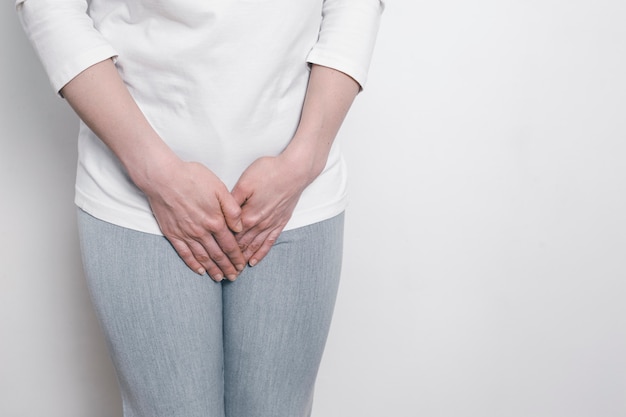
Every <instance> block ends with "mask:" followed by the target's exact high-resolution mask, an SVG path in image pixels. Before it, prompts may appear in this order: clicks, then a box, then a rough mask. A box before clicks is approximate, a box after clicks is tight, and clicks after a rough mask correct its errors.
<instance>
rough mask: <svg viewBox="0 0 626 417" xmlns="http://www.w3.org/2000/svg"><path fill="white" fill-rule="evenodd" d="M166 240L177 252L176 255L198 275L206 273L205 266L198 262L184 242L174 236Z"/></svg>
mask: <svg viewBox="0 0 626 417" xmlns="http://www.w3.org/2000/svg"><path fill="white" fill-rule="evenodd" d="M166 237H167V236H166ZM168 240H169V242H170V243H171V244H172V246H173V247H174V250H175V251H176V253H178V256H180V258H181V259H182V260H183V262H185V264H186V265H187V266H188V267H189V268H191V270H192V271H194V272H195V273H197V274H198V275H204V274H205V273H206V268H205V267H204V266H202V264H201V263H200V262H198V260H197V259H196V257H195V256H194V255H193V252H192V251H191V249H190V248H189V246H188V245H187V244H186V243H185V242H183V241H182V240H179V239H174V238H168Z"/></svg>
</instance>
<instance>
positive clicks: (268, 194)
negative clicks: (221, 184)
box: [232, 155, 310, 266]
mask: <svg viewBox="0 0 626 417" xmlns="http://www.w3.org/2000/svg"><path fill="white" fill-rule="evenodd" d="M309 183H310V181H309V179H308V177H307V176H306V175H304V174H303V173H302V169H301V167H300V166H298V165H297V164H295V163H294V161H290V160H288V159H287V158H286V157H285V156H284V155H279V156H277V157H262V158H259V159H257V160H256V161H254V162H253V163H252V165H250V166H249V167H248V168H247V169H246V170H245V171H244V173H243V174H242V175H241V178H239V181H238V182H237V184H236V185H235V187H234V188H233V191H232V195H233V197H234V198H235V201H237V203H238V204H239V205H240V206H241V210H242V211H241V221H242V223H243V230H242V231H241V232H240V233H237V235H236V237H237V242H238V243H239V247H240V248H241V250H242V251H243V256H244V257H245V259H246V260H248V264H249V265H250V266H254V265H256V264H257V263H258V262H260V261H261V260H262V259H263V258H264V257H265V255H267V253H268V252H269V250H270V249H271V248H272V245H273V244H274V242H276V239H277V238H278V236H279V235H280V233H281V232H282V230H283V228H284V227H285V225H286V224H287V222H288V221H289V219H290V218H291V215H292V213H293V210H294V208H295V207H296V204H297V203H298V200H299V198H300V195H301V194H302V191H304V189H305V188H306V186H307V185H308V184H309Z"/></svg>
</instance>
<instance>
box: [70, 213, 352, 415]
mask: <svg viewBox="0 0 626 417" xmlns="http://www.w3.org/2000/svg"><path fill="white" fill-rule="evenodd" d="M78 222H79V231H80V239H81V250H82V253H83V263H84V268H85V273H86V277H87V282H88V286H89V290H90V293H91V297H92V301H93V305H94V308H95V311H96V314H97V316H98V318H99V320H100V323H101V326H102V329H103V331H104V333H105V336H106V339H107V343H108V345H109V351H110V354H111V357H112V359H113V363H114V365H115V368H116V371H117V375H118V380H119V386H120V390H121V395H122V401H123V407H124V416H125V417H300V416H301V417H306V416H310V415H311V408H312V401H313V390H314V384H315V379H316V376H317V371H318V368H319V364H320V361H321V357H322V352H323V350H324V345H325V343H326V338H327V335H328V330H329V327H330V322H331V317H332V312H333V308H334V304H335V298H336V294H337V289H338V285H339V275H340V270H341V255H342V245H343V214H341V215H339V216H336V217H334V218H332V219H329V220H325V221H323V222H319V223H315V224H312V225H309V226H305V227H301V228H297V229H292V230H289V231H285V232H283V233H282V234H281V236H280V237H279V239H278V240H277V242H276V243H275V245H274V247H273V248H272V250H271V251H270V253H269V254H268V255H267V257H266V258H265V259H263V260H262V261H261V262H260V263H259V264H258V265H257V266H255V267H253V268H250V267H247V268H246V269H245V270H244V271H243V272H242V273H241V275H240V276H239V278H238V279H237V280H236V281H235V282H222V283H216V282H213V281H212V280H211V279H210V278H208V277H207V276H203V277H202V276H198V275H197V274H195V273H194V272H193V271H191V270H190V269H189V268H188V267H187V266H186V265H185V264H184V263H183V262H182V260H181V259H180V258H179V256H178V255H177V254H176V252H175V251H174V250H173V248H172V247H171V245H170V244H169V242H168V241H167V240H166V239H165V238H164V237H163V236H158V235H152V234H147V233H143V232H138V231H134V230H130V229H126V228H123V227H119V226H116V225H113V224H110V223H107V222H104V221H101V220H98V219H96V218H94V217H92V216H90V215H89V214H87V213H85V212H83V211H81V210H78Z"/></svg>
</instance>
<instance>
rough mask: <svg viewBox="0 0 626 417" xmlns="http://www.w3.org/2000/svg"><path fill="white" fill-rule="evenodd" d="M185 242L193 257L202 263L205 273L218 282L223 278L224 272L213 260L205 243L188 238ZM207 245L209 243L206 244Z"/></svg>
mask: <svg viewBox="0 0 626 417" xmlns="http://www.w3.org/2000/svg"><path fill="white" fill-rule="evenodd" d="M186 243H187V245H188V246H189V248H190V250H191V252H192V253H193V256H194V257H195V259H196V260H197V261H198V262H200V263H201V264H202V266H203V267H204V269H205V270H206V273H207V274H208V275H209V277H210V278H211V279H212V280H213V281H216V282H220V281H221V280H222V279H224V276H225V275H226V272H225V271H224V270H223V269H222V268H221V266H219V265H218V264H217V262H215V260H214V259H213V257H214V255H212V254H211V253H209V251H208V249H207V247H205V244H203V243H201V242H198V241H195V240H189V241H187V242H186ZM207 246H210V245H208V244H207Z"/></svg>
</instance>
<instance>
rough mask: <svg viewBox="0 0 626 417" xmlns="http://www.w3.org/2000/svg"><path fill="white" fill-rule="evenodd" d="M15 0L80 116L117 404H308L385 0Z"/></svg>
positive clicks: (85, 208)
mask: <svg viewBox="0 0 626 417" xmlns="http://www.w3.org/2000/svg"><path fill="white" fill-rule="evenodd" d="M16 7H17V10H18V13H19V16H20V19H21V22H22V24H23V26H24V28H25V31H26V33H27V34H28V36H29V37H30V39H31V41H32V43H33V45H34V47H35V49H36V50H37V52H38V54H39V56H40V58H41V60H42V62H43V64H44V67H45V68H46V70H47V73H48V75H49V77H50V81H51V83H52V86H53V88H54V89H55V91H57V92H59V94H61V96H63V97H64V98H65V99H67V101H68V102H69V104H70V105H71V106H72V108H73V109H74V110H75V111H76V113H77V114H78V115H79V116H80V119H81V127H80V133H79V161H78V170H77V179H76V204H77V206H78V207H79V211H78V217H79V226H80V237H81V249H82V255H83V262H84V265H85V271H86V276H87V281H88V284H89V287H90V292H91V295H92V299H93V303H94V306H95V309H96V312H97V314H98V317H99V319H100V321H101V323H102V327H103V329H104V332H105V335H106V337H107V341H108V343H109V348H110V352H111V356H112V358H113V362H114V364H115V367H116V371H117V374H118V378H119V381H120V389H121V393H122V399H123V405H124V415H125V416H126V417H138V416H150V417H154V416H181V417H191V416H228V417H234V416H255V417H259V416H268V417H270V416H271V417H280V416H284V417H294V416H307V415H310V412H311V403H312V395H313V385H314V381H315V377H316V374H317V369H318V366H319V362H320V360H321V355H322V351H323V348H324V343H325V341H326V336H327V333H328V328H329V325H330V319H331V316H332V310H333V306H334V300H335V295H336V291H337V285H338V280H339V272H340V266H341V265H340V263H341V247H342V233H343V232H342V227H343V214H342V213H343V211H344V209H345V205H346V196H345V181H346V171H345V166H344V163H343V160H342V157H341V152H340V149H339V145H338V143H335V142H334V138H335V135H336V134H337V131H338V130H339V127H340V125H341V123H342V121H343V118H344V116H345V115H346V113H347V111H348V109H349V107H350V105H351V103H352V101H353V99H354V97H355V96H356V95H357V93H358V91H359V90H360V88H362V86H363V85H364V83H365V79H366V73H367V67H368V64H369V60H370V56H371V52H372V48H373V44H374V38H375V35H376V31H377V27H378V22H379V18H380V13H381V12H382V3H381V2H380V1H379V0H326V1H323V0H302V1H298V2H296V1H293V0H205V1H202V0H178V1H173V0H136V1H129V0H92V1H91V2H89V4H87V2H86V1H85V0H56V1H52V0H17V1H16ZM261 261H263V262H261ZM206 276H208V277H210V278H212V280H213V281H211V280H207V279H206V278H205V277H206Z"/></svg>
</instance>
